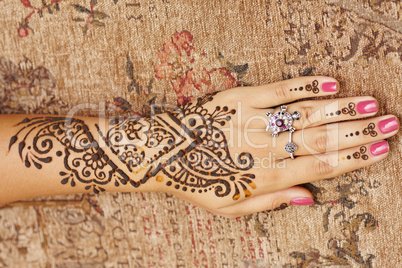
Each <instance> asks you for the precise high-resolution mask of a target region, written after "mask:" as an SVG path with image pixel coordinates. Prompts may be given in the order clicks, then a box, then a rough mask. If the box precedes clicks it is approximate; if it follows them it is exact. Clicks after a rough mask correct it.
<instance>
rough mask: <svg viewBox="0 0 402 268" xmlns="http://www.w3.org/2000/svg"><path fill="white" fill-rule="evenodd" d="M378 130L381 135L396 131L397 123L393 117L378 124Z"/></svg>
mask: <svg viewBox="0 0 402 268" xmlns="http://www.w3.org/2000/svg"><path fill="white" fill-rule="evenodd" d="M378 128H379V129H380V131H381V133H382V134H386V133H389V132H392V131H395V130H397V129H398V121H397V120H396V118H395V117H392V118H388V119H384V120H382V121H380V122H378Z"/></svg>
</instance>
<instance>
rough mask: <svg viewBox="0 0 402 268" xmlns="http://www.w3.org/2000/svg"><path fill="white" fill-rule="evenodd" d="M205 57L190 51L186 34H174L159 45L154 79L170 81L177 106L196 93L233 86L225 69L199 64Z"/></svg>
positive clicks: (190, 41) (234, 82)
mask: <svg viewBox="0 0 402 268" xmlns="http://www.w3.org/2000/svg"><path fill="white" fill-rule="evenodd" d="M206 56H207V55H206V54H205V53H204V52H201V53H200V52H198V51H197V50H196V49H195V48H194V45H193V35H192V34H191V33H190V32H188V31H182V32H176V33H175V34H173V36H172V38H171V40H170V41H166V42H165V43H164V44H163V49H162V50H161V51H160V52H159V53H158V57H159V59H160V64H158V65H157V66H156V67H155V77H156V78H158V79H168V80H169V81H170V83H171V84H172V86H173V89H174V91H175V92H176V94H177V103H178V104H184V103H187V102H189V101H190V100H191V99H192V96H193V95H194V93H195V92H196V91H199V92H200V93H202V94H205V93H211V92H213V91H215V90H217V89H229V88H232V87H235V86H237V80H236V78H235V77H233V75H232V74H231V72H230V71H229V70H228V69H226V68H211V69H207V68H206V66H205V65H204V64H203V62H202V61H203V60H204V59H205V58H206Z"/></svg>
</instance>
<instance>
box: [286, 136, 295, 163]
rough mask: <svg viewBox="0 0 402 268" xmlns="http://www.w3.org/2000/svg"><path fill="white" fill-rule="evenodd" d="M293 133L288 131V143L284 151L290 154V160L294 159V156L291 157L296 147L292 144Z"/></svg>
mask: <svg viewBox="0 0 402 268" xmlns="http://www.w3.org/2000/svg"><path fill="white" fill-rule="evenodd" d="M293 132H294V130H290V131H289V142H288V143H287V144H286V145H285V151H286V152H288V153H289V154H290V157H291V158H292V159H295V158H294V156H293V153H294V152H295V151H296V150H297V146H296V144H294V143H293V142H292V134H293Z"/></svg>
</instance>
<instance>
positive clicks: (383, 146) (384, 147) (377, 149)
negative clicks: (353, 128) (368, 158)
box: [370, 141, 389, 155]
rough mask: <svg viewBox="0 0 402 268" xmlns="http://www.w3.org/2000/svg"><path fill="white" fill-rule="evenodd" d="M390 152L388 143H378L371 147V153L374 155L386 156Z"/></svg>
mask: <svg viewBox="0 0 402 268" xmlns="http://www.w3.org/2000/svg"><path fill="white" fill-rule="evenodd" d="M388 150H389V146H388V142H387V141H381V142H377V143H374V144H373V145H371V146H370V153H371V154H372V155H380V154H385V153H386V152H388Z"/></svg>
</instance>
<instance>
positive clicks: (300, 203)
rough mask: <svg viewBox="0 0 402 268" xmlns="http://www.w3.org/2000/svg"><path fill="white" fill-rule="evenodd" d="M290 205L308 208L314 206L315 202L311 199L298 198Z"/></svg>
mask: <svg viewBox="0 0 402 268" xmlns="http://www.w3.org/2000/svg"><path fill="white" fill-rule="evenodd" d="M290 203H291V204H292V205H296V206H307V205H312V204H314V200H313V199H311V198H309V197H298V198H294V199H292V200H291V201H290Z"/></svg>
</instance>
